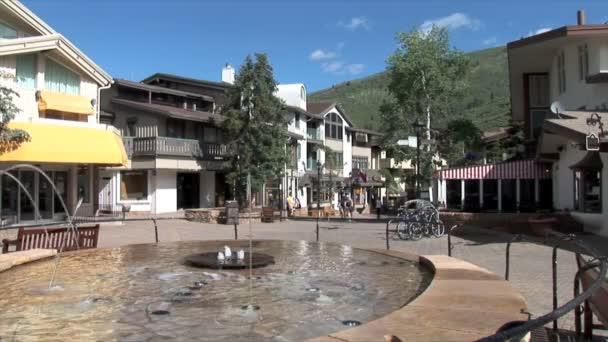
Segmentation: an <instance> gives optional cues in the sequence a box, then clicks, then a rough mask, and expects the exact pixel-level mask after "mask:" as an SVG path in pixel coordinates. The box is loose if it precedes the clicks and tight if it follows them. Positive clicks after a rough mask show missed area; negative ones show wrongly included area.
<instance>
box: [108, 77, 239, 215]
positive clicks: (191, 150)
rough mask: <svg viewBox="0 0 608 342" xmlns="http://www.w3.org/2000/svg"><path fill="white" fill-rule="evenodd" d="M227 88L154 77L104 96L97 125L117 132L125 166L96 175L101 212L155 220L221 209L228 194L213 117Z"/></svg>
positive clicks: (118, 84)
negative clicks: (179, 213)
mask: <svg viewBox="0 0 608 342" xmlns="http://www.w3.org/2000/svg"><path fill="white" fill-rule="evenodd" d="M225 69H226V68H225ZM225 72H226V70H225ZM230 86H231V85H230V84H229V83H226V82H210V81H203V80H196V79H191V78H184V77H180V76H175V75H167V74H155V75H152V76H150V77H148V78H146V79H145V80H143V81H142V82H132V81H127V80H120V79H118V80H116V81H115V83H114V85H113V86H112V87H111V88H110V89H107V90H104V91H103V93H102V103H101V108H102V110H103V112H102V113H103V114H102V116H103V117H102V120H104V121H107V122H108V123H111V124H112V125H114V126H115V127H116V128H117V129H119V130H120V131H121V133H122V136H123V141H124V144H125V147H126V151H127V155H128V157H129V160H128V163H127V165H125V166H124V167H121V168H108V169H106V170H105V171H104V172H102V174H101V175H100V183H101V188H102V191H101V193H100V202H101V204H102V207H103V208H105V210H107V211H116V210H117V208H123V207H126V208H128V210H129V211H131V212H136V213H142V214H146V213H153V214H161V213H171V212H176V211H178V210H181V209H190V208H209V207H218V206H223V205H224V202H225V200H226V199H228V198H231V196H229V192H230V190H231V189H229V187H227V186H226V181H225V177H224V173H223V171H224V157H225V154H226V149H225V146H224V145H223V144H222V142H223V137H222V130H221V129H220V127H219V126H220V124H221V122H222V121H223V117H222V116H221V115H219V114H218V112H219V111H220V110H221V106H222V105H223V101H224V98H225V94H226V92H227V90H228V89H229V87H230Z"/></svg>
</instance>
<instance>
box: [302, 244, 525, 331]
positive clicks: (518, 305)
mask: <svg viewBox="0 0 608 342" xmlns="http://www.w3.org/2000/svg"><path fill="white" fill-rule="evenodd" d="M372 251H375V252H377V253H381V254H385V255H390V256H393V257H398V258H402V259H405V260H412V257H413V255H412V254H409V253H402V252H396V251H386V250H375V249H372ZM418 260H419V262H420V263H421V264H423V265H425V266H427V267H429V268H431V269H432V270H433V271H434V272H435V274H434V277H433V280H432V281H431V284H429V286H428V287H427V289H426V290H425V291H424V292H423V293H422V294H420V296H418V297H417V298H416V299H414V300H413V301H412V302H410V303H408V304H407V305H405V306H404V307H402V308H401V309H399V310H396V311H394V312H392V313H390V314H388V315H386V316H384V317H382V318H379V319H377V320H374V321H371V322H368V323H365V324H363V325H361V326H359V327H356V328H352V329H348V330H342V331H339V332H336V333H333V334H330V335H327V336H322V337H318V338H314V339H312V340H309V342H336V341H362V342H363V341H366V342H371V341H474V340H477V339H479V338H482V337H485V336H488V335H492V334H494V333H495V332H496V331H497V330H498V329H499V328H500V327H501V326H502V325H503V324H505V323H507V322H510V321H514V320H527V319H528V315H527V314H525V313H523V312H525V311H526V310H527V304H526V301H525V299H524V297H523V296H522V295H521V294H520V293H519V292H518V291H517V290H515V289H514V288H513V287H511V285H510V284H509V283H508V282H507V281H505V280H504V279H502V278H501V277H499V276H498V275H496V274H494V273H492V272H490V271H488V270H486V269H484V268H482V267H479V266H476V265H474V264H471V263H469V262H466V261H463V260H460V259H456V258H452V257H448V256H446V255H425V256H419V257H418Z"/></svg>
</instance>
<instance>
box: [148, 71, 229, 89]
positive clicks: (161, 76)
mask: <svg viewBox="0 0 608 342" xmlns="http://www.w3.org/2000/svg"><path fill="white" fill-rule="evenodd" d="M157 79H168V80H173V81H178V82H183V83H187V84H193V85H197V86H201V85H203V86H211V87H215V88H220V89H228V88H232V87H233V85H232V84H230V83H226V82H215V81H207V80H201V79H197V78H190V77H184V76H179V75H173V74H166V73H162V72H157V73H154V74H152V75H150V76H148V77H146V78H144V79H143V80H142V81H141V82H142V83H150V82H152V81H154V80H157Z"/></svg>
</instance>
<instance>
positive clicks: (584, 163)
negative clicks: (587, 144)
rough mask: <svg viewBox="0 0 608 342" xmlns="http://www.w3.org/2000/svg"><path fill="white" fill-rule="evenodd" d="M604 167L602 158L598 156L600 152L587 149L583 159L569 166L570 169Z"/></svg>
mask: <svg viewBox="0 0 608 342" xmlns="http://www.w3.org/2000/svg"><path fill="white" fill-rule="evenodd" d="M603 167H604V163H602V158H601V157H600V153H599V152H597V151H589V152H587V154H585V156H584V157H583V159H581V160H579V161H578V162H576V163H574V164H572V165H571V166H570V168H571V169H573V170H577V169H602V168H603Z"/></svg>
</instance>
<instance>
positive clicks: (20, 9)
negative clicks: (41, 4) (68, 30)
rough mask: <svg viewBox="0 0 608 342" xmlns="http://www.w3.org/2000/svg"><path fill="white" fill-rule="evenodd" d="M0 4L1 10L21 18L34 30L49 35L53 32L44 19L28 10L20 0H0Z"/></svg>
mask: <svg viewBox="0 0 608 342" xmlns="http://www.w3.org/2000/svg"><path fill="white" fill-rule="evenodd" d="M0 6H2V7H3V8H4V9H3V12H4V11H6V12H9V13H12V14H13V15H15V16H16V17H19V18H21V19H22V20H24V21H25V22H26V23H27V24H29V25H30V27H31V28H33V29H34V30H35V31H36V32H38V33H40V34H42V35H50V34H55V33H57V32H55V30H53V28H52V27H50V26H49V25H48V24H47V23H45V22H44V20H42V19H40V17H38V16H37V15H36V14H34V12H32V11H30V10H29V9H28V8H27V7H25V6H24V5H23V4H22V3H21V2H19V1H16V0H0Z"/></svg>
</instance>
